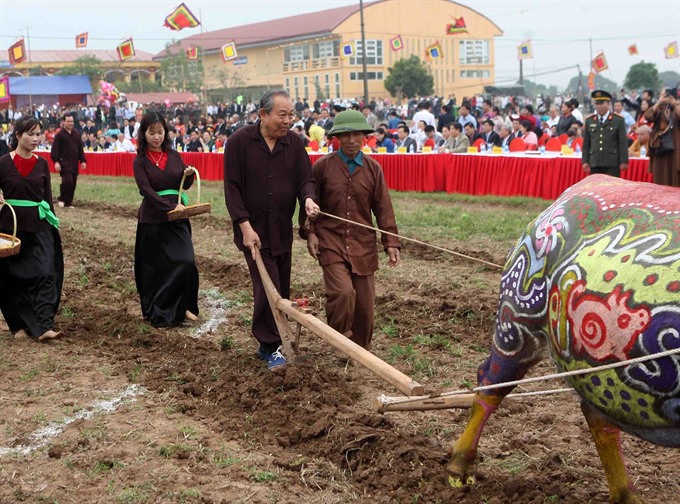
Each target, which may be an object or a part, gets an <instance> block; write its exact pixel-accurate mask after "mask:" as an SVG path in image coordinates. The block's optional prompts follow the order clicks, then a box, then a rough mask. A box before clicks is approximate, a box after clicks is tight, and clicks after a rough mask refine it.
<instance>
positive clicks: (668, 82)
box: [659, 70, 680, 88]
mask: <svg viewBox="0 0 680 504" xmlns="http://www.w3.org/2000/svg"><path fill="white" fill-rule="evenodd" d="M659 79H660V80H661V84H662V85H663V87H665V88H674V87H677V86H678V83H680V74H679V73H678V72H674V71H673V70H668V71H667V72H661V73H660V74H659Z"/></svg>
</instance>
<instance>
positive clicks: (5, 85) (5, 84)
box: [0, 76, 10, 103]
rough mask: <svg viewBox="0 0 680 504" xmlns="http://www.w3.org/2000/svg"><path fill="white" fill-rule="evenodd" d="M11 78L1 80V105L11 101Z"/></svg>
mask: <svg viewBox="0 0 680 504" xmlns="http://www.w3.org/2000/svg"><path fill="white" fill-rule="evenodd" d="M9 98H10V96H9V76H6V77H3V78H1V79H0V103H5V102H8V101H9Z"/></svg>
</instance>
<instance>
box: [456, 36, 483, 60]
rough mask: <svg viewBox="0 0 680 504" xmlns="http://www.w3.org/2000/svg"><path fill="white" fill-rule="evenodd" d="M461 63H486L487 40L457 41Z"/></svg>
mask: <svg viewBox="0 0 680 504" xmlns="http://www.w3.org/2000/svg"><path fill="white" fill-rule="evenodd" d="M458 49H459V53H460V64H461V65H488V64H489V41H488V40H461V41H460V42H458Z"/></svg>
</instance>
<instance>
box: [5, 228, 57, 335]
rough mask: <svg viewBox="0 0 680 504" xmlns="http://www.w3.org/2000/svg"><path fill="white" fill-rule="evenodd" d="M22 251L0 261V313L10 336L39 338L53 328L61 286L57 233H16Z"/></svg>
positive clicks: (53, 230) (53, 231)
mask: <svg viewBox="0 0 680 504" xmlns="http://www.w3.org/2000/svg"><path fill="white" fill-rule="evenodd" d="M17 238H19V239H20V240H21V249H20V251H19V253H18V254H17V255H15V256H10V257H5V258H3V259H0V310H1V311H2V315H3V317H5V321H6V322H7V325H8V326H9V330H10V331H12V333H16V332H17V331H19V330H21V329H24V330H25V331H26V332H27V333H28V335H29V336H31V337H33V338H38V337H39V336H40V335H42V334H44V333H45V332H47V331H51V330H53V329H54V316H55V315H56V313H57V311H58V310H59V303H60V301H61V287H62V285H63V284H64V256H63V254H62V250H61V237H60V236H59V231H57V230H56V229H51V230H50V231H42V232H39V233H29V232H21V231H19V232H17Z"/></svg>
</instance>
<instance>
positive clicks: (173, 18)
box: [163, 3, 201, 31]
mask: <svg viewBox="0 0 680 504" xmlns="http://www.w3.org/2000/svg"><path fill="white" fill-rule="evenodd" d="M200 24H201V23H200V21H199V20H198V18H196V16H194V15H193V14H192V12H191V11H190V10H189V7H187V6H186V5H184V3H181V4H179V5H178V6H177V7H176V8H175V10H174V11H172V12H171V13H170V14H169V15H168V17H166V18H165V24H164V25H163V26H165V27H166V28H170V29H171V30H173V31H179V30H183V29H184V28H195V27H197V26H198V25H200Z"/></svg>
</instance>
